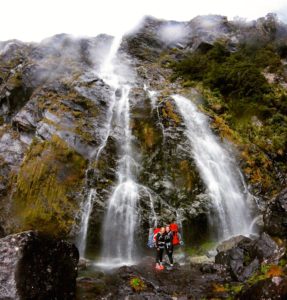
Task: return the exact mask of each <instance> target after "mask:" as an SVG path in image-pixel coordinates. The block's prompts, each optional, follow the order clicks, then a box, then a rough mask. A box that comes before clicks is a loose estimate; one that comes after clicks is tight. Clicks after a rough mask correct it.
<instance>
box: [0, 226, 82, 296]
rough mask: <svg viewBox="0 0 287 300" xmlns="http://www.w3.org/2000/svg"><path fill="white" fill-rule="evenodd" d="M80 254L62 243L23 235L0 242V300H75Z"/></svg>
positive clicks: (32, 233) (61, 241)
mask: <svg viewBox="0 0 287 300" xmlns="http://www.w3.org/2000/svg"><path fill="white" fill-rule="evenodd" d="M78 259H79V254H78V250H77V248H76V247H75V246H74V245H72V244H70V243H68V242H66V241H63V240H54V239H51V238H49V237H47V236H44V235H41V234H40V233H38V232H34V231H26V232H22V233H18V234H14V235H9V236H7V237H5V238H2V239H1V240H0V299H6V300H8V299H11V300H12V299H13V300H15V299H35V300H36V299H37V300H38V299H43V300H44V299H74V294H75V284H76V277H77V263H78Z"/></svg>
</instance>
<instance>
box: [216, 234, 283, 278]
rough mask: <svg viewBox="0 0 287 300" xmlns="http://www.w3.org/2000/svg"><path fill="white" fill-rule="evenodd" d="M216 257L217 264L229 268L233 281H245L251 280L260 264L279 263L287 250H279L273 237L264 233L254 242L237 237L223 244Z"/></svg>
mask: <svg viewBox="0 0 287 300" xmlns="http://www.w3.org/2000/svg"><path fill="white" fill-rule="evenodd" d="M218 250H221V251H220V252H219V253H218V254H217V255H216V257H215V263H217V264H220V265H225V266H227V267H228V268H229V270H230V274H231V276H232V277H233V279H235V280H238V281H244V280H246V279H247V278H249V277H250V276H251V275H252V274H253V273H254V272H255V271H256V270H258V268H259V266H260V263H262V262H263V261H264V262H265V263H278V261H279V259H280V258H281V257H282V256H283V255H284V253H285V250H284V249H283V248H279V247H278V246H277V244H276V243H275V242H274V241H273V240H272V239H271V237H270V236H269V235H268V234H266V233H262V235H261V236H260V237H259V238H256V239H254V240H252V239H250V238H246V237H241V236H239V237H235V238H232V239H230V240H229V241H228V242H223V243H222V244H221V245H220V246H219V247H218Z"/></svg>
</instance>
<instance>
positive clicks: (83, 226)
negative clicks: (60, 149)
mask: <svg viewBox="0 0 287 300" xmlns="http://www.w3.org/2000/svg"><path fill="white" fill-rule="evenodd" d="M120 43H121V38H120V37H116V38H114V40H113V42H112V45H111V48H110V51H109V53H108V55H107V57H106V59H105V60H104V62H103V64H102V66H101V67H100V71H99V74H98V76H99V77H100V78H101V79H102V80H103V81H104V82H105V83H107V84H108V85H109V86H110V87H111V88H112V89H113V90H114V91H116V90H117V88H118V86H119V83H118V76H116V75H115V72H114V64H113V59H114V58H115V56H116V53H117V51H118V48H119V46H120ZM115 103H116V94H115V92H112V94H111V99H110V102H109V108H108V111H107V121H106V124H105V128H104V134H103V135H102V138H101V142H100V145H99V147H98V148H97V149H96V150H95V152H94V153H92V155H91V158H92V160H95V161H98V159H99V158H100V155H101V152H102V151H103V149H104V148H105V146H106V144H107V141H108V138H109V136H110V133H111V129H112V119H113V112H114V107H115ZM95 197H96V189H94V188H91V189H90V191H89V193H88V196H87V198H86V201H85V202H84V203H83V208H82V216H81V223H80V232H79V238H78V247H79V252H80V256H81V257H84V256H85V252H86V245H87V233H88V227H89V219H90V215H91V212H92V208H93V201H94V199H95Z"/></svg>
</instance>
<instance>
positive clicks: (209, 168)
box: [173, 95, 251, 240]
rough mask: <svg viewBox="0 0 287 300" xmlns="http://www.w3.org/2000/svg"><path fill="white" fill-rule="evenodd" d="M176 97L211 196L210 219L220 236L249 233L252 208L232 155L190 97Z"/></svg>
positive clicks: (194, 154)
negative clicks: (247, 200)
mask: <svg viewBox="0 0 287 300" xmlns="http://www.w3.org/2000/svg"><path fill="white" fill-rule="evenodd" d="M173 99H174V101H175V103H176V106H177V108H178V110H179V112H180V114H181V115H182V118H183V121H184V124H185V127H186V129H185V135H186V137H187V138H188V140H189V142H190V145H191V149H192V156H193V158H194V160H195V163H196V165H197V168H198V170H199V173H200V176H201V178H202V180H203V182H204V184H205V185H206V187H207V191H208V194H209V196H210V198H211V200H212V205H213V208H214V215H212V216H211V219H212V221H213V222H214V223H215V224H214V225H216V226H217V227H218V239H219V240H220V239H226V238H228V237H230V236H234V235H238V234H249V233H250V232H249V231H250V223H251V220H250V215H249V209H248V207H247V203H246V199H245V198H246V197H245V195H244V194H243V192H242V191H241V185H240V180H238V178H237V176H236V173H237V167H236V165H235V163H234V162H233V160H232V156H231V155H230V153H229V152H228V151H227V150H226V149H225V148H224V146H223V145H222V144H221V143H220V142H219V141H218V139H217V138H216V136H215V135H214V134H213V133H212V131H211V130H210V128H209V124H208V119H207V117H206V116H205V115H204V114H203V113H201V112H200V111H199V110H198V109H197V107H196V105H195V104H193V103H192V101H191V100H189V99H187V98H185V97H183V96H180V95H174V96H173Z"/></svg>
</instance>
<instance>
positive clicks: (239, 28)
mask: <svg viewBox="0 0 287 300" xmlns="http://www.w3.org/2000/svg"><path fill="white" fill-rule="evenodd" d="M286 37H287V29H286V26H285V25H284V24H281V23H280V22H278V21H277V20H276V18H274V16H271V15H269V16H267V17H266V18H262V19H259V20H257V21H254V22H252V23H249V24H243V23H240V22H229V21H228V20H227V19H226V18H224V17H221V16H207V17H197V18H195V19H193V20H191V21H190V22H185V23H178V22H168V21H162V20H157V19H154V18H150V17H148V18H146V19H145V20H144V21H143V23H142V25H141V26H140V27H139V28H137V30H136V31H134V32H132V33H130V34H128V35H127V36H124V37H123V40H122V44H121V48H120V53H119V56H121V57H122V58H123V59H125V60H127V61H128V62H129V64H130V68H131V69H132V70H133V74H132V76H133V77H134V84H133V86H132V90H131V106H130V110H131V128H132V134H133V147H134V148H135V150H136V152H137V153H138V155H139V161H140V164H141V167H140V171H139V174H137V180H138V182H140V183H141V184H142V185H144V186H146V187H148V188H149V190H148V192H147V191H143V192H142V196H141V198H140V211H141V213H140V215H141V224H142V227H143V228H144V231H146V228H148V226H149V219H150V211H149V207H148V204H147V203H149V201H150V200H149V197H150V193H153V195H152V196H153V198H154V201H155V203H154V209H155V210H156V212H157V213H158V214H159V215H160V216H161V218H162V221H167V220H170V219H172V218H175V217H176V215H179V216H180V218H181V219H182V220H183V227H184V228H189V227H190V226H192V228H193V230H192V232H191V234H190V235H189V238H190V239H191V240H193V241H194V240H196V239H200V238H202V239H205V238H206V237H208V236H210V232H211V230H210V228H209V227H208V222H207V219H208V215H209V213H210V201H209V198H208V196H207V194H206V192H205V187H204V185H203V182H202V180H201V179H200V176H199V174H198V170H197V168H196V167H195V163H194V161H193V159H192V157H191V155H190V146H189V145H188V143H187V141H186V138H184V135H183V130H184V129H183V124H182V119H181V117H180V115H179V113H178V111H177V110H176V107H175V105H174V102H173V101H172V99H171V95H172V94H174V93H181V94H183V95H186V96H187V97H191V98H193V99H194V100H195V101H196V102H197V103H198V105H199V106H200V107H201V109H202V111H204V112H205V113H206V114H208V115H209V117H210V123H211V126H212V128H213V129H214V131H215V132H216V133H217V134H218V135H219V136H220V137H221V138H222V141H223V142H224V143H225V144H226V147H229V148H232V149H233V152H234V153H235V155H236V157H237V160H238V164H240V166H241V169H242V171H243V175H244V177H245V178H246V180H247V182H248V185H249V189H250V191H252V192H253V193H254V194H255V195H256V196H257V197H258V199H259V200H260V201H259V204H260V208H262V209H264V207H265V202H266V199H268V198H269V197H270V196H271V195H273V194H275V193H277V192H278V191H279V190H280V189H281V187H283V185H284V184H286V123H287V120H286V107H287V104H286V100H287V96H286V76H287V75H286V58H287V57H286V55H287V51H286V49H287V44H286ZM284 39H285V40H284ZM111 40H112V39H111V37H109V36H105V35H101V36H98V37H96V38H90V39H74V38H71V37H70V36H67V35H57V36H54V37H52V38H50V39H47V40H44V41H43V42H41V43H40V44H24V43H21V42H19V41H8V42H2V43H1V45H0V47H1V56H0V84H1V85H0V114H1V120H0V121H1V127H0V164H1V169H0V196H1V198H0V207H1V214H0V228H1V231H0V233H1V232H2V231H3V234H4V233H12V232H15V231H19V230H22V229H25V230H26V229H39V230H42V231H44V232H48V233H52V234H55V235H59V236H65V237H67V236H69V235H72V236H75V235H76V234H77V231H78V227H79V222H80V216H81V204H82V203H83V201H84V199H85V198H86V197H87V194H88V189H89V188H95V189H96V190H97V196H96V199H95V201H94V203H93V210H92V213H91V218H90V226H89V232H88V241H89V244H90V246H91V247H93V248H94V247H95V245H99V243H98V239H99V238H100V236H99V234H100V232H101V231H100V229H101V224H102V222H103V216H104V212H105V210H106V205H107V199H108V196H109V194H110V192H111V189H112V187H113V185H114V184H115V182H116V180H117V178H115V173H116V172H115V168H116V161H117V159H118V157H117V156H118V153H117V151H116V149H117V147H118V145H117V143H116V141H117V139H116V138H115V136H110V137H109V139H108V141H107V144H106V147H105V149H103V151H102V154H101V157H100V159H99V160H97V161H95V153H96V149H97V148H98V147H99V145H100V144H101V139H102V132H103V130H104V124H105V122H106V116H107V110H108V107H109V101H110V98H111V89H110V87H109V86H108V85H107V84H105V82H104V81H103V80H102V79H100V78H99V77H98V76H97V75H96V74H97V72H98V70H99V66H100V64H101V62H102V61H103V59H104V57H105V55H106V53H107V52H108V49H109V47H110V45H111ZM254 44H255V45H257V47H255V48H256V49H255V50H254V48H252V47H253V46H254ZM243 45H245V46H246V45H247V46H246V47H247V48H248V47H249V46H250V45H251V46H250V47H251V49H253V50H250V49H249V48H248V51H251V54H250V55H251V56H252V53H255V52H256V51H257V52H256V53H257V54H258V55H257V56H256V57H254V58H252V59H254V60H255V62H256V61H257V62H256V64H255V65H253V64H252V63H251V62H250V61H247V59H246V56H247V57H248V56H249V54H248V53H249V52H248V51H247V50H246V51H247V52H242V51H243V50H242V47H243ZM258 45H259V46H258ZM258 47H259V50H260V49H264V51H263V52H264V53H262V52H260V51H259V50H258ZM268 47H269V48H268ZM272 47H273V48H272ZM268 49H269V50H268ZM273 50H274V51H275V52H274V51H273ZM268 51H269V52H268ZM270 53H274V57H273V60H270V61H269V62H267V64H265V65H264V64H262V63H261V62H262V60H263V61H264V60H265V58H266V57H269V56H270V55H269V54H270ZM236 54H238V55H239V56H238V57H237V56H236ZM240 55H241V56H240ZM260 55H261V56H263V58H262V57H261V58H260V57H259V56H260ZM264 55H265V56H264ZM238 61H239V62H243V63H244V65H243V66H242V65H238ZM258 61H259V62H258ZM208 63H209V65H210V68H211V69H209V68H208V67H207V66H206V64H208ZM232 66H233V67H234V68H235V70H234V69H232ZM219 67H222V69H220V70H219V69H218V68H219ZM228 67H230V68H229V69H228ZM236 67H238V69H236ZM254 68H255V69H256V70H255V69H254ZM242 72H243V75H242V78H241V77H240V76H241V75H240V74H242ZM203 73H204V74H208V76H209V77H208V78H206V77H204V74H203ZM219 73H220V74H221V77H219V78H217V77H215V75H218V74H219ZM250 74H251V75H252V76H253V75H254V76H253V77H252V76H251V75H250ZM249 75H250V76H251V77H248V76H249ZM260 76H262V77H260ZM239 77H240V78H239ZM230 78H235V79H234V80H233V81H232V80H229V79H230ZM238 78H239V79H238ZM245 78H250V79H248V80H249V81H253V79H254V78H255V79H258V78H259V79H260V78H261V79H262V81H254V82H255V83H254V84H255V85H256V84H258V85H260V86H254V85H252V84H250V85H246V89H245V90H243V91H242V90H241V88H242V87H245V84H246V82H245V81H244V79H245ZM263 85H264V86H266V89H262V86H263ZM227 86H228V88H229V90H228V91H226V90H225V89H224V87H227ZM235 88H237V89H238V93H237V94H236V93H232V91H233V90H234V89H235ZM240 110H241V111H242V112H244V113H243V115H240V114H238V111H240ZM115 126H116V125H115ZM117 134H118V135H121V128H116V130H114V135H117ZM258 199H257V200H258ZM250 206H251V209H253V210H254V211H255V210H256V209H257V208H256V201H255V200H254V199H253V200H251V204H250Z"/></svg>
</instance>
